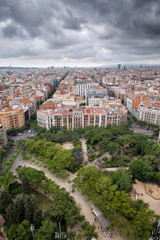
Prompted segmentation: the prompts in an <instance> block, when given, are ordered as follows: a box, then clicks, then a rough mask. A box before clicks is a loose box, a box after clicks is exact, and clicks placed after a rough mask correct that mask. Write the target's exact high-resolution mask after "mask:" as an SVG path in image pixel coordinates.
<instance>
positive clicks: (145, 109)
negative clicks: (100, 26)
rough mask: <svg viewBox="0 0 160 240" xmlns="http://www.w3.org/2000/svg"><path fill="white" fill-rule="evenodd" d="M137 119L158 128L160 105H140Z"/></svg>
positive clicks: (159, 124) (159, 123)
mask: <svg viewBox="0 0 160 240" xmlns="http://www.w3.org/2000/svg"><path fill="white" fill-rule="evenodd" d="M138 119H139V120H141V121H145V122H147V123H152V124H155V125H158V126H160V105H151V104H149V103H141V104H140V105H139V108H138Z"/></svg>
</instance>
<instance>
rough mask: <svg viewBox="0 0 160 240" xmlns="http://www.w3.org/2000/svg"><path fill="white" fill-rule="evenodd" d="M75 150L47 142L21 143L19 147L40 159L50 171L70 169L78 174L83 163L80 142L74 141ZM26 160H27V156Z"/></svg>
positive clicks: (32, 141) (30, 141)
mask: <svg viewBox="0 0 160 240" xmlns="http://www.w3.org/2000/svg"><path fill="white" fill-rule="evenodd" d="M73 145H74V148H73V149H72V150H71V151H70V150H66V149H64V148H63V147H62V146H61V145H59V144H55V143H53V142H48V141H46V140H38V141H35V140H33V139H32V140H29V141H21V143H18V147H20V148H21V149H23V150H24V149H25V151H26V152H28V153H30V154H34V155H35V156H37V157H40V158H41V160H42V161H43V162H45V163H47V165H48V169H49V170H52V169H56V170H59V171H60V169H66V168H67V169H68V170H69V171H71V172H76V171H77V170H78V169H79V168H80V167H81V166H82V162H83V155H82V146H81V141H80V140H78V139H77V140H74V141H73ZM23 155H24V156H25V159H26V160H27V156H26V155H25V154H23Z"/></svg>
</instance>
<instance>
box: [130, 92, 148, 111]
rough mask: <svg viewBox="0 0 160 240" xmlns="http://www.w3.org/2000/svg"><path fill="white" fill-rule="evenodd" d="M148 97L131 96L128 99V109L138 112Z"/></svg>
mask: <svg viewBox="0 0 160 240" xmlns="http://www.w3.org/2000/svg"><path fill="white" fill-rule="evenodd" d="M146 100H147V97H146V96H144V95H130V96H128V97H127V104H126V107H127V109H128V110H129V111H130V112H131V111H132V110H133V109H134V110H137V109H138V107H139V104H140V103H141V102H143V101H146Z"/></svg>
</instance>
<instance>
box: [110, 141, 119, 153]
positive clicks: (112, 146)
mask: <svg viewBox="0 0 160 240" xmlns="http://www.w3.org/2000/svg"><path fill="white" fill-rule="evenodd" d="M107 148H108V150H109V154H113V153H116V152H118V153H120V151H121V146H120V145H119V144H118V143H116V142H110V143H109V144H108V145H107Z"/></svg>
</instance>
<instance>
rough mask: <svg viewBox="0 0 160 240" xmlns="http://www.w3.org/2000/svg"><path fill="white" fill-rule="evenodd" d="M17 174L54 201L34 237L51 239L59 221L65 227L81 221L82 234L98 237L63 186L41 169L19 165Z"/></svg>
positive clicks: (70, 234)
mask: <svg viewBox="0 0 160 240" xmlns="http://www.w3.org/2000/svg"><path fill="white" fill-rule="evenodd" d="M18 176H19V178H20V179H21V180H22V181H23V179H24V178H25V179H28V182H29V184H30V185H31V186H34V187H38V188H40V189H42V190H43V191H44V192H45V193H46V194H48V195H49V196H51V197H52V198H53V201H54V204H53V205H52V206H51V207H50V208H48V210H47V211H46V213H45V214H44V219H42V225H41V226H40V228H39V229H38V231H37V232H36V234H35V239H38V240H39V239H43V236H45V239H46V240H47V239H48V240H49V239H51V238H52V237H53V235H54V233H55V232H56V231H58V229H57V223H59V222H61V223H64V224H65V225H66V227H70V228H71V229H72V228H73V227H74V226H75V224H77V223H78V222H81V223H82V224H83V225H82V229H81V230H82V233H81V235H82V236H84V234H85V236H86V237H88V238H89V239H91V238H92V237H93V236H95V237H96V238H97V237H98V236H97V234H96V233H95V227H92V226H90V225H89V223H86V222H85V221H84V220H85V219H84V216H81V215H80V209H79V208H78V207H77V206H76V203H75V201H74V199H73V198H72V197H71V196H70V195H69V193H68V192H66V191H65V189H64V188H61V189H60V188H59V186H58V185H56V184H55V183H54V182H52V181H51V180H49V179H47V178H46V177H45V175H44V173H43V172H42V171H38V170H36V169H32V168H22V167H20V168H19V169H18ZM22 184H23V182H22ZM25 189H26V188H25ZM84 224H85V226H84ZM88 228H90V229H88ZM67 235H68V239H84V238H83V237H81V236H80V235H79V236H78V237H79V238H75V235H76V234H75V232H73V231H71V232H69V233H67ZM80 237H81V238H80Z"/></svg>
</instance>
